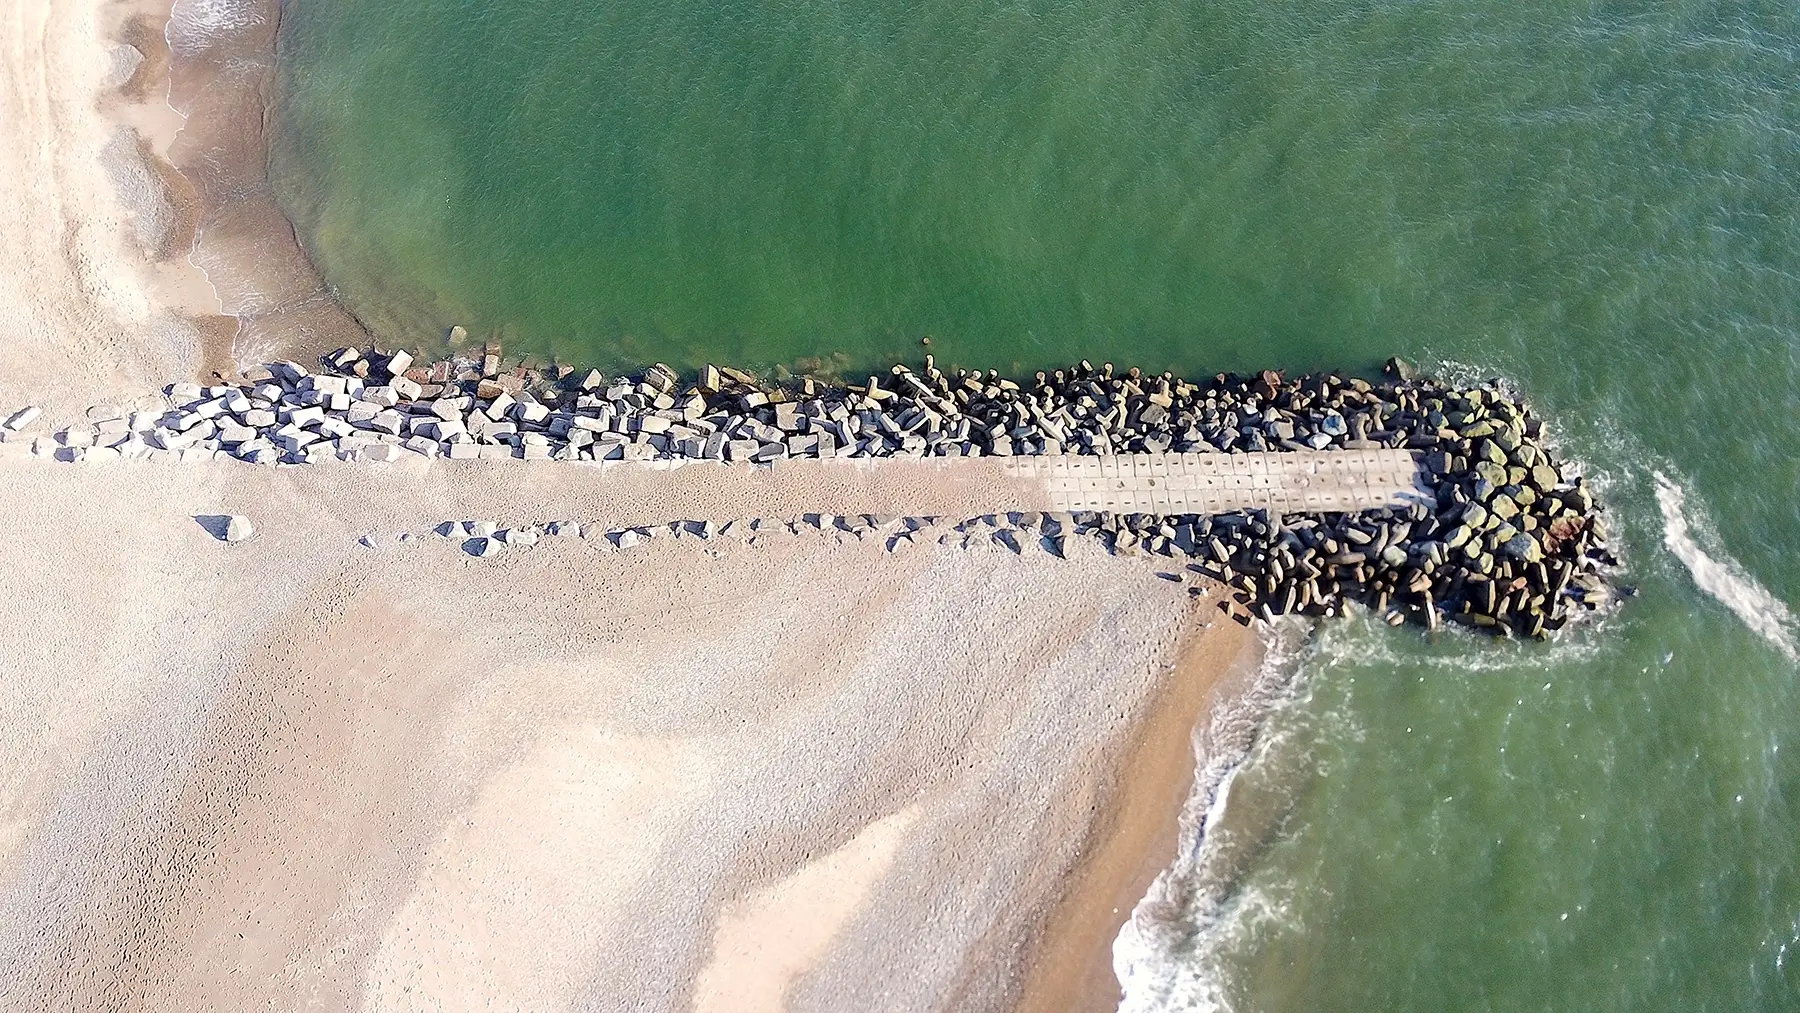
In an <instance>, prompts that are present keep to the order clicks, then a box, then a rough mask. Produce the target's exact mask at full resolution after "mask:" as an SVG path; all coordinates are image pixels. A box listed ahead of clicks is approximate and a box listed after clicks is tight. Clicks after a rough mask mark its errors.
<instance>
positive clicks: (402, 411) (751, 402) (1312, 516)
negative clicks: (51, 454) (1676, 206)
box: [57, 347, 1614, 637]
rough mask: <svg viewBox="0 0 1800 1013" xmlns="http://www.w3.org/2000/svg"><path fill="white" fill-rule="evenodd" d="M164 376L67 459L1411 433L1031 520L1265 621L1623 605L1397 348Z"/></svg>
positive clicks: (1495, 437) (730, 450)
mask: <svg viewBox="0 0 1800 1013" xmlns="http://www.w3.org/2000/svg"><path fill="white" fill-rule="evenodd" d="M165 393H166V395H167V399H168V405H167V410H166V411H164V412H161V413H155V412H136V413H131V414H129V415H128V414H126V413H123V412H116V411H115V412H108V411H106V410H104V409H100V410H97V411H95V412H90V421H91V426H90V427H84V428H83V429H82V430H81V431H80V432H78V433H75V435H71V433H72V432H73V430H65V431H64V433H63V434H62V437H61V442H62V443H64V444H65V445H64V446H62V447H61V448H59V449H58V450H57V452H58V453H59V454H61V455H62V456H65V457H68V458H79V459H101V458H105V457H111V456H121V457H130V456H136V455H138V454H160V455H163V456H168V455H176V454H179V455H182V456H205V457H213V456H219V455H227V456H230V457H233V458H237V459H239V460H243V461H247V462H251V463H256V464H271V465H273V464H304V463H308V462H312V461H317V460H321V459H325V458H334V459H346V460H355V461H394V460H397V459H400V458H401V457H405V456H412V455H422V456H424V457H427V458H447V459H450V460H489V459H514V458H517V459H523V460H528V461H529V460H541V461H568V462H582V461H587V462H604V461H634V460H635V461H662V460H698V461H717V462H738V463H747V464H751V465H771V464H774V463H776V462H779V461H784V460H790V459H829V458H889V457H912V458H928V457H1002V458H1018V459H1021V460H1024V459H1031V460H1033V461H1044V460H1052V461H1054V460H1061V461H1076V462H1078V461H1081V460H1084V459H1101V460H1106V459H1114V460H1116V459H1120V458H1124V457H1130V458H1133V459H1141V460H1143V461H1145V462H1146V463H1145V465H1144V469H1143V470H1144V472H1145V474H1146V476H1150V475H1151V474H1152V473H1153V472H1154V471H1155V465H1154V463H1153V462H1166V461H1171V460H1174V461H1180V460H1182V459H1187V460H1194V459H1195V455H1269V454H1283V453H1291V454H1296V455H1327V454H1333V453H1337V454H1342V453H1344V452H1353V451H1361V452H1373V453H1387V454H1390V455H1391V454H1392V453H1393V452H1395V451H1403V452H1405V453H1407V454H1409V455H1411V457H1412V459H1413V461H1415V462H1416V466H1417V474H1418V481H1417V484H1416V488H1414V489H1413V490H1411V491H1410V493H1409V494H1408V495H1405V496H1401V497H1398V498H1394V499H1392V500H1391V501H1389V502H1386V503H1385V505H1382V506H1379V507H1376V508H1374V509H1360V510H1333V509H1312V510H1294V511H1285V510H1271V509H1266V508H1265V509H1254V510H1241V509H1240V510H1234V511H1228V512H1223V513H1216V514H1202V513H1197V512H1187V511H1183V510H1179V509H1175V508H1173V507H1171V508H1167V509H1157V508H1156V502H1157V500H1156V498H1155V497H1154V496H1151V495H1148V494H1146V495H1144V497H1143V500H1142V501H1141V502H1142V504H1143V505H1142V507H1141V508H1138V509H1131V510H1118V509H1113V510H1098V509H1090V510H1069V511H1047V512H1041V513H1040V512H1033V513H1032V516H1031V517H1030V518H1029V521H1030V523H1029V524H1028V525H1027V526H1030V527H1037V528H1040V529H1041V530H1042V531H1043V532H1044V534H1045V536H1046V537H1047V538H1051V539H1053V540H1054V539H1060V538H1064V537H1067V536H1069V535H1077V536H1088V537H1094V538H1097V539H1099V540H1101V541H1102V542H1103V543H1104V544H1105V545H1106V547H1107V548H1108V549H1109V550H1111V551H1114V552H1124V553H1136V552H1146V553H1153V554H1159V555H1164V556H1170V557H1183V558H1185V559H1188V560H1190V561H1191V562H1190V565H1192V566H1193V567H1194V568H1195V569H1197V570H1199V571H1201V572H1203V573H1205V574H1207V575H1208V576H1211V577H1213V578H1215V579H1216V580H1218V581H1221V582H1222V583H1224V584H1226V585H1228V586H1229V587H1231V588H1232V589H1233V593H1234V597H1233V599H1232V600H1230V601H1228V602H1224V603H1222V607H1224V608H1226V610H1227V611H1229V612H1232V613H1233V614H1234V616H1236V617H1237V618H1239V619H1240V620H1241V621H1248V620H1249V617H1251V616H1260V617H1263V618H1271V617H1273V616H1274V615H1278V614H1285V613H1304V614H1310V615H1325V616H1328V615H1334V614H1337V613H1338V612H1340V611H1341V610H1342V609H1343V608H1344V607H1345V604H1346V603H1347V602H1351V601H1354V602H1360V603H1362V604H1364V605H1365V606H1367V607H1369V608H1371V609H1373V610H1375V611H1376V612H1377V613H1378V614H1380V615H1382V616H1384V617H1386V618H1387V620H1388V621H1389V622H1392V623H1396V624H1398V623H1403V622H1406V621H1408V620H1413V621H1417V622H1419V623H1421V624H1423V625H1426V626H1428V627H1433V628H1435V627H1437V626H1438V625H1440V624H1441V623H1444V622H1456V623H1462V624H1465V625H1468V626H1471V627H1475V628H1479V629H1484V630H1489V631H1493V632H1496V633H1500V634H1505V635H1515V634H1516V635H1523V636H1533V637H1542V636H1545V635H1547V634H1548V633H1550V632H1552V631H1554V630H1556V629H1558V628H1560V627H1561V626H1562V625H1563V624H1564V623H1566V622H1567V621H1568V619H1569V617H1570V615H1571V614H1572V613H1573V612H1575V611H1578V610H1581V609H1594V608H1597V607H1599V606H1600V605H1601V604H1602V603H1603V602H1605V601H1606V600H1607V598H1608V597H1609V590H1608V587H1607V584H1606V582H1605V579H1604V571H1605V569H1606V568H1607V567H1608V566H1610V565H1612V564H1613V563H1614V560H1613V558H1612V556H1611V555H1610V554H1609V553H1608V550H1607V542H1606V532H1605V529H1604V525H1603V523H1602V521H1601V518H1600V510H1601V508H1600V506H1599V505H1598V504H1597V503H1596V502H1595V500H1594V498H1593V496H1592V495H1591V493H1590V492H1589V490H1588V489H1587V488H1586V487H1585V485H1584V484H1583V481H1582V479H1581V477H1580V476H1579V475H1576V474H1573V473H1572V472H1570V470H1569V469H1568V468H1567V467H1566V466H1565V465H1564V464H1563V463H1562V462H1559V461H1558V460H1557V459H1556V458H1555V457H1554V455H1553V453H1552V451H1551V448H1550V446H1549V445H1548V443H1547V442H1546V441H1545V439H1544V436H1545V431H1544V425H1543V422H1542V420H1540V419H1538V418H1536V417H1535V416H1534V415H1533V414H1532V412H1531V411H1530V409H1529V407H1528V406H1527V405H1525V404H1523V403H1522V402H1520V401H1518V400H1517V399H1515V398H1513V397H1511V396H1510V395H1508V394H1507V393H1505V392H1504V391H1502V390H1500V389H1498V388H1497V387H1495V386H1491V385H1490V386H1480V387H1461V388H1459V387H1453V386H1449V385H1446V384H1443V383H1441V382H1438V381H1436V380H1434V379H1431V378H1427V377H1417V376H1414V375H1413V373H1412V371H1411V369H1410V368H1409V367H1407V366H1406V365H1405V364H1404V363H1401V362H1399V361H1397V360H1395V361H1391V362H1390V363H1389V365H1388V367H1387V370H1386V372H1385V375H1384V376H1383V377H1381V378H1378V379H1376V380H1368V379H1364V378H1360V377H1348V376H1340V375H1337V374H1331V373H1320V374H1313V375H1308V376H1302V377H1296V378H1289V377H1285V376H1283V375H1281V374H1279V373H1276V372H1273V371H1264V372H1261V373H1257V374H1253V375H1238V374H1218V375H1216V376H1213V377H1209V378H1204V379H1200V380H1188V379H1181V378H1178V377H1175V376H1172V375H1170V374H1162V375H1146V374H1144V373H1142V372H1140V371H1138V370H1136V369H1131V370H1124V371H1120V370H1115V369H1114V368H1113V367H1112V366H1111V364H1102V365H1101V366H1098V367H1095V366H1093V365H1092V364H1090V363H1086V362H1083V363H1080V364H1078V365H1077V366H1075V367H1073V368H1070V369H1066V370H1056V371H1053V372H1045V373H1038V374H1037V375H1036V376H1035V377H1033V378H1031V379H1029V380H1026V381H1023V382H1021V381H1015V380H1012V379H1009V378H1005V377H1001V376H999V375H998V374H996V373H994V372H992V371H988V372H980V371H970V370H963V369H957V370H952V371H945V370H941V369H938V368H937V366H936V365H935V363H934V362H933V361H932V360H931V358H930V357H929V356H927V358H926V362H925V364H924V366H923V368H922V369H921V370H918V371H915V370H913V369H912V368H910V367H907V366H904V365H896V366H894V367H892V368H891V369H890V370H889V371H888V372H887V373H885V374H883V375H879V376H870V377H868V379H867V380H866V381H865V382H863V383H860V384H844V383H822V382H819V381H816V380H813V379H809V378H797V379H792V380H789V381H786V382H781V383H771V382H766V381H764V380H762V379H760V378H758V377H756V376H753V375H751V374H749V373H746V372H742V371H739V370H735V369H730V368H721V367H713V366H708V367H705V368H704V369H702V370H701V371H700V372H699V373H698V374H697V375H695V376H693V377H689V378H685V379H684V378H683V377H680V376H678V375H677V374H676V373H675V371H674V370H672V369H670V368H668V367H666V366H663V365H660V364H659V365H655V366H652V367H650V368H649V369H647V370H644V371H642V372H641V373H637V374H633V375H627V376H616V377H609V376H606V375H604V374H602V373H601V372H600V371H598V370H593V369H577V368H574V367H571V366H567V365H539V364H534V363H531V362H529V361H522V360H514V361H508V360H506V359H505V358H503V357H502V355H501V354H500V352H499V350H498V349H497V348H492V347H490V348H489V349H488V350H486V351H485V352H483V353H482V354H479V355H466V356H458V357H451V358H445V359H441V360H438V361H436V362H431V363H418V362H415V360H414V359H413V357H412V356H411V355H410V354H409V353H407V352H404V351H401V352H394V353H391V354H384V353H380V352H374V351H370V352H367V353H365V352H363V351H361V350H358V349H355V348H344V349H340V350H339V351H337V352H334V353H332V354H331V355H329V356H326V357H325V358H324V359H323V360H322V363H321V367H320V368H318V369H310V368H307V367H304V366H301V365H299V364H297V363H293V362H283V363H275V364H272V365H270V366H267V367H263V368H258V369H254V370H251V371H248V372H247V373H246V374H245V375H244V376H243V377H242V382H240V383H231V384H220V385H211V386H202V385H199V384H193V383H178V384H173V385H171V386H170V387H168V388H167V390H166V391H165ZM108 415H111V416H113V417H106V416H108ZM1165 467H1166V465H1165ZM1065 470H1070V471H1072V472H1073V473H1077V474H1079V473H1082V472H1083V469H1082V468H1080V467H1076V468H1073V469H1065ZM1194 470H1196V471H1198V470H1202V469H1194ZM1213 470H1214V471H1217V470H1218V469H1213ZM1225 470H1226V471H1230V470H1231V469H1225ZM1150 481H1151V484H1152V485H1153V484H1154V479H1153V478H1152V479H1150ZM1095 502H1099V500H1096V501H1095ZM1132 502H1138V501H1135V500H1134V501H1132ZM1183 502H1185V500H1184V501H1183ZM1295 502H1299V501H1298V500H1296V501H1295Z"/></svg>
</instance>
